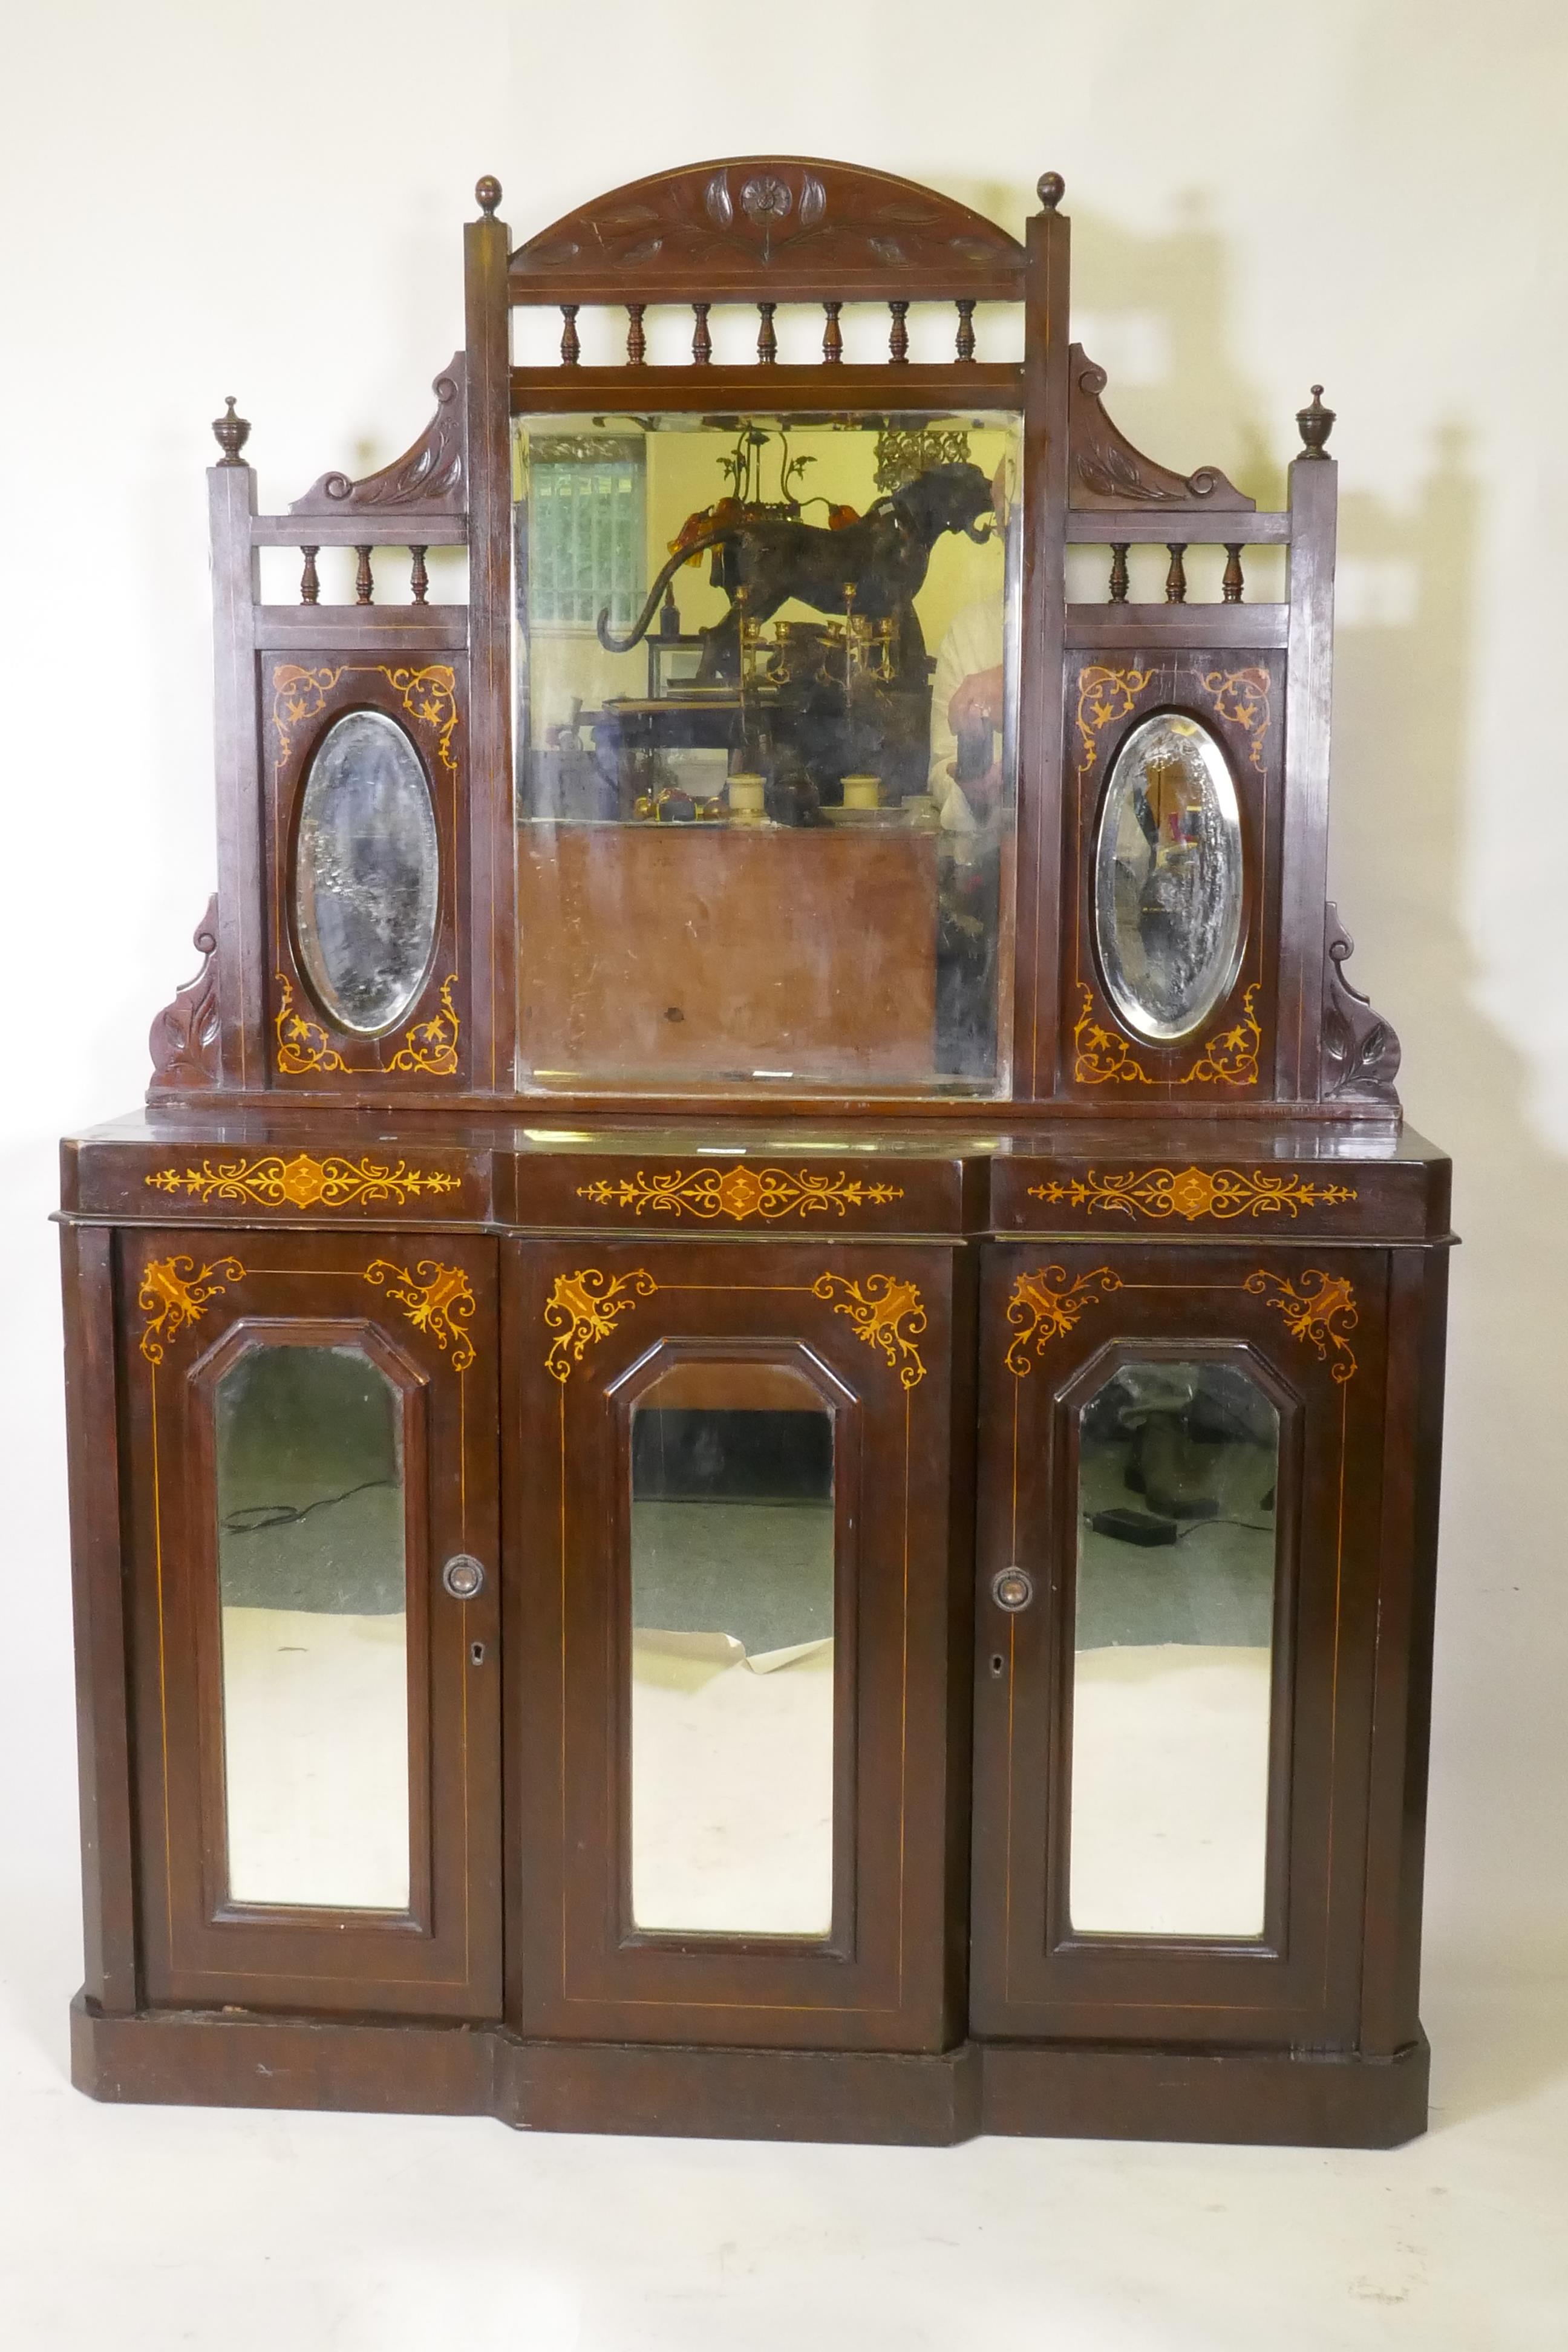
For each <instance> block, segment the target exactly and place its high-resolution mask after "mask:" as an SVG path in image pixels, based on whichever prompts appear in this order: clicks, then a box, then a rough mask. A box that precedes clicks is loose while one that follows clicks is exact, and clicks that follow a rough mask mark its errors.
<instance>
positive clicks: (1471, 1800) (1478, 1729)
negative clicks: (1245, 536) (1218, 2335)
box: [966, 188, 1568, 2115]
mask: <svg viewBox="0 0 1568 2352" xmlns="http://www.w3.org/2000/svg"><path fill="white" fill-rule="evenodd" d="M966 201H969V202H972V203H973V204H975V205H976V206H977V207H978V208H979V209H981V210H984V211H988V212H991V213H993V214H994V215H999V216H1001V217H1003V218H1011V219H1015V220H1016V218H1018V216H1019V215H1020V212H1026V211H1032V210H1033V209H1034V206H1033V203H1032V201H1030V202H1028V203H1027V204H1025V205H1020V203H1019V200H1018V194H1017V192H1016V190H1011V189H1009V190H1007V191H1005V192H1004V191H1001V190H999V189H996V188H984V189H976V190H975V191H974V192H973V194H966ZM1232 281H1233V270H1232V265H1231V261H1230V257H1229V255H1228V253H1227V249H1226V243H1225V240H1224V238H1223V237H1222V236H1220V235H1219V233H1218V232H1217V231H1216V230H1215V228H1214V227H1213V226H1210V225H1209V224H1208V223H1207V222H1206V220H1205V218H1204V217H1203V215H1202V214H1201V212H1200V211H1197V210H1196V209H1193V210H1191V211H1189V212H1188V213H1187V214H1185V215H1184V216H1182V217H1179V218H1178V219H1177V220H1176V222H1175V224H1174V225H1173V226H1172V227H1171V228H1170V229H1169V230H1168V231H1167V232H1165V233H1164V234H1163V235H1159V236H1141V235H1138V234H1135V233H1133V232H1131V231H1130V230H1128V229H1126V228H1124V227H1122V226H1119V225H1117V224H1116V223H1114V222H1111V221H1109V220H1107V219H1105V218H1104V217H1102V216H1100V215H1095V214H1092V213H1086V212H1084V211H1082V210H1078V211H1075V212H1074V213H1073V286H1074V295H1075V300H1074V309H1073V332H1074V335H1075V337H1076V339H1077V340H1079V341H1081V342H1082V343H1083V344H1084V345H1085V347H1086V349H1087V350H1088V351H1089V353H1090V354H1091V356H1092V357H1093V358H1094V359H1095V360H1096V362H1098V363H1099V364H1100V366H1102V367H1103V368H1104V369H1105V370H1106V372H1107V374H1108V377H1109V379H1110V381H1109V383H1108V386H1107V390H1106V394H1105V399H1106V405H1107V408H1108V409H1109V411H1110V415H1112V416H1113V417H1114V418H1115V420H1116V422H1117V424H1118V425H1120V426H1121V428H1122V430H1123V431H1124V432H1126V433H1127V434H1128V435H1129V436H1130V437H1131V439H1132V441H1133V442H1134V443H1136V444H1137V445H1138V446H1140V447H1141V448H1143V449H1145V450H1146V451H1147V452H1148V453H1149V454H1150V455H1151V456H1152V457H1155V458H1158V459H1159V460H1161V461H1162V462H1163V463H1164V464H1167V465H1172V466H1176V467H1180V468H1181V469H1182V470H1183V471H1190V470H1191V469H1192V468H1193V467H1196V466H1198V465H1201V464H1215V465H1218V466H1221V467H1224V468H1225V470H1226V472H1227V473H1228V474H1229V475H1230V476H1231V478H1232V479H1233V480H1235V481H1236V482H1237V484H1238V485H1239V486H1240V487H1241V488H1244V489H1245V490H1247V492H1248V493H1249V494H1250V495H1251V496H1252V497H1254V498H1256V499H1258V504H1259V505H1260V506H1268V507H1272V506H1275V505H1277V504H1282V503H1283V500H1284V496H1285V471H1284V467H1285V463H1286V461H1287V460H1288V459H1289V457H1290V456H1291V455H1292V454H1293V453H1294V449H1295V446H1296V436H1295V426H1294V418H1293V416H1291V415H1275V414H1273V412H1272V410H1271V409H1266V408H1265V407H1264V405H1263V402H1262V398H1261V395H1260V394H1259V392H1258V388H1257V386H1256V385H1255V384H1254V383H1252V382H1251V380H1250V379H1249V377H1248V375H1247V371H1246V368H1245V365H1244V364H1243V363H1242V362H1239V361H1238V360H1237V357H1236V354H1235V351H1234V348H1233V337H1232V319H1231V287H1232ZM1310 367H1311V359H1310V353H1308V354H1305V355H1304V358H1303V366H1302V386H1301V395H1302V398H1303V399H1305V397H1306V395H1307V379H1308V376H1309V374H1310ZM1326 396H1327V398H1328V399H1329V401H1330V402H1331V404H1336V405H1338V407H1339V409H1340V421H1339V425H1338V426H1337V429H1336V434H1335V445H1336V447H1337V449H1338V452H1339V454H1340V455H1341V456H1342V457H1343V456H1344V455H1345V454H1346V453H1347V450H1353V446H1354V437H1355V425H1356V419H1355V414H1354V409H1353V406H1352V404H1351V403H1350V402H1349V401H1347V400H1345V399H1344V398H1341V399H1340V400H1339V401H1338V402H1337V403H1335V400H1334V387H1333V386H1332V385H1331V386H1330V387H1329V389H1328V393H1327V395H1326ZM1379 396H1380V397H1390V398H1392V397H1396V396H1397V387H1395V386H1390V387H1387V389H1386V391H1385V390H1384V387H1382V386H1380V387H1379ZM1363 397H1364V394H1363ZM1480 520H1481V517H1480V504H1479V486H1478V483H1477V481H1476V478H1475V477H1474V475H1473V473H1472V471H1471V469H1470V465H1469V460H1468V449H1467V446H1466V439H1465V436H1464V435H1463V434H1462V433H1461V432H1460V431H1459V430H1458V429H1457V428H1450V429H1447V430H1445V431H1443V432H1440V433H1439V434H1438V435H1437V436H1436V442H1435V446H1434V447H1433V449H1432V452H1431V459H1430V465H1429V467H1428V470H1427V472H1426V478H1425V480H1424V481H1423V482H1422V483H1421V485H1420V488H1419V489H1418V491H1417V493H1416V495H1415V498H1414V499H1413V500H1412V501H1410V502H1409V503H1408V504H1405V505H1402V506H1394V505H1392V504H1390V503H1388V502H1386V501H1384V500H1382V499H1378V498H1377V497H1376V496H1374V495H1373V494H1370V493H1368V492H1365V491H1362V490H1350V491H1345V490H1343V489H1342V499H1341V509H1340V551H1339V565H1338V583H1337V616H1336V639H1335V647H1336V666H1335V707H1334V761H1333V793H1334V799H1333V829H1332V839H1331V858H1330V874H1331V882H1330V887H1331V891H1332V892H1333V895H1334V896H1335V897H1336V898H1337V899H1338V901H1339V904H1340V907H1341V909H1342V913H1343V915H1344V918H1345V919H1346V921H1347V923H1348V924H1349V926H1350V929H1351V930H1352V933H1353V934H1354V935H1355V936H1356V937H1357V939H1358V940H1361V941H1363V946H1362V947H1361V949H1360V951H1359V952H1358V953H1357V955H1356V957H1355V959H1354V961H1352V965H1351V968H1350V976H1351V978H1352V980H1353V981H1354V982H1355V984H1356V985H1357V986H1358V987H1360V988H1362V989H1363V990H1364V991H1365V992H1367V993H1368V994H1369V995H1370V996H1371V997H1372V999H1373V1003H1375V1004H1376V1005H1377V1007H1378V1008H1379V1010H1380V1011H1381V1012H1383V1013H1386V1014H1387V1016H1388V1017H1389V1019H1390V1020H1391V1021H1392V1022H1393V1023H1394V1027H1395V1028H1396V1029H1397V1030H1398V1032H1399V1034H1400V1036H1401V1038H1402V1040H1403V1042H1404V1048H1405V1063H1404V1070H1403V1074H1402V1078H1401V1090H1402V1093H1403V1095H1404V1098H1405V1108H1406V1111H1407V1113H1408V1115H1409V1117H1410V1119H1411V1123H1412V1124H1413V1125H1414V1126H1415V1127H1417V1128H1419V1129H1421V1130H1422V1131H1423V1132H1426V1133H1430V1134H1431V1135H1432V1136H1433V1137H1434V1138H1435V1139H1436V1140H1437V1141H1438V1142H1440V1143H1441V1144H1442V1145H1443V1146H1444V1147H1445V1148H1446V1149H1447V1150H1450V1151H1451V1152H1452V1153H1453V1154H1454V1158H1455V1161H1456V1169H1455V1196H1454V1199H1455V1206H1454V1215H1455V1224H1456V1227H1457V1228H1458V1231H1459V1232H1460V1233H1461V1234H1463V1235H1464V1239H1465V1247H1464V1248H1463V1250H1462V1251H1461V1252H1460V1253H1459V1254H1458V1257H1457V1259H1456V1261H1455V1265H1454V1284H1453V1308H1452V1321H1451V1327H1450V1349H1449V1378H1448V1406H1447V1441H1446V1447H1445V1500H1444V1511H1443V1530H1442V1572H1441V1579H1440V1583H1439V1603H1438V1623H1437V1636H1438V1645H1437V1662H1436V1696H1435V1725H1434V1768H1433V1788H1432V1803H1431V1836H1430V1842H1429V1860H1428V1870H1427V1888H1428V1897H1427V1949H1428V1954H1429V1956H1430V1958H1431V1961H1432V1964H1433V1969H1434V1971H1435V1972H1436V1970H1437V1969H1441V1972H1442V1975H1443V1977H1444V1979H1445V1989H1446V1991H1447V1990H1452V1991H1457V1990H1458V1989H1459V1988H1461V1987H1465V1986H1468V1985H1473V1984H1475V1983H1477V1982H1479V1980H1482V1979H1490V1980H1492V1983H1493V1986H1494V1991H1495V1987H1496V1981H1497V1979H1508V1978H1509V1977H1512V1978H1514V1979H1518V1980H1521V1983H1522V1982H1523V1981H1525V1980H1540V1979H1546V1978H1548V1977H1550V1976H1551V1975H1552V1972H1553V1971H1554V1970H1555V1971H1556V1972H1557V1973H1558V1974H1561V1971H1562V1969H1563V1958H1564V1955H1565V1952H1568V1916H1565V1909H1564V1889H1565V1888H1568V1811H1564V1809H1563V1807H1561V1806H1559V1805H1556V1804H1554V1803H1552V1802H1550V1801H1547V1799H1546V1797H1545V1791H1546V1790H1549V1789H1552V1788H1554V1787H1556V1786H1558V1785H1560V1784H1561V1778H1562V1774H1563V1765H1564V1761H1565V1760H1568V1759H1565V1754H1564V1749H1565V1745H1568V1743H1565V1740H1564V1735H1563V1707H1562V1699H1561V1694H1562V1691H1563V1687H1564V1685H1568V1611H1565V1610H1564V1608H1563V1600H1562V1594H1561V1577H1560V1569H1559V1563H1560V1559H1561V1554H1562V1549H1563V1523H1564V1520H1565V1518H1568V1507H1565V1506H1564V1503H1563V1500H1562V1499H1560V1496H1559V1493H1558V1489H1557V1486H1556V1470H1557V1465H1558V1464H1559V1463H1561V1462H1562V1461H1563V1459H1564V1456H1565V1451H1568V1449H1565V1447H1564V1444H1563V1417H1564V1405H1565V1402H1568V1336H1565V1335H1568V1167H1565V1165H1564V1163H1563V1160H1561V1159H1559V1158H1557V1157H1555V1156H1554V1155H1553V1154H1552V1151H1551V1150H1549V1149H1548V1148H1547V1147H1546V1146H1545V1145H1544V1144H1543V1142H1542V1139H1541V1138H1540V1136H1539V1135H1538V1134H1537V1133H1536V1131H1535V1130H1534V1129H1532V1127H1531V1124H1530V1121H1529V1118H1528V1112H1527V1100H1528V1090H1529V1086H1530V1082H1531V1072H1530V1067H1529V1061H1528V1055H1527V1050H1526V1049H1527V1042H1528V1034H1529V1031H1528V1021H1529V1011H1528V1008H1527V1007H1521V1013H1520V1022H1519V1026H1518V1028H1517V1029H1515V1030H1512V1031H1507V1030H1504V1031H1500V1029H1499V1028H1498V1026H1497V1025H1496V1024H1494V1023H1493V1022H1492V1021H1491V1020H1490V1019H1489V1018H1488V1017H1487V1016H1486V1015H1485V1014H1483V1013H1481V1012H1480V1011H1479V1009H1478V1007H1477V1003H1476V1001H1475V994H1476V992H1475V967H1474V961H1473V957H1472V953H1471V949H1470V943H1469V939H1468V934H1467V931H1466V929H1465V928H1464V911H1465V908H1466V905H1467V903H1468V891H1467V889H1466V877H1465V858H1466V855H1467V843H1468V839H1469V837H1470V835H1471V832H1472V830H1473V824H1472V820H1471V817H1470V814H1469V805H1470V803H1471V800H1472V796H1473V795H1475V794H1476V793H1479V792H1481V791H1489V790H1495V789H1497V785H1496V783H1495V782H1494V781H1493V779H1494V778H1495V777H1496V775H1497V773H1498V763H1497V761H1496V758H1495V755H1494V753H1493V750H1492V747H1490V746H1489V745H1486V744H1483V743H1480V742H1479V741H1478V740H1476V725H1475V720H1474V718H1473V715H1472V714H1473V710H1474V707H1475V685H1476V678H1475V661H1476V646H1477V645H1478V643H1479V642H1480V641H1481V640H1482V633H1481V632H1480V631H1479V627H1478V621H1479V616H1480V614H1482V612H1483V610H1484V601H1485V597H1486V593H1487V583H1486V580H1485V579H1484V578H1483V577H1482V576H1481V573H1480V572H1479V550H1480V543H1481V540H1480ZM1249 571H1250V567H1249ZM1257 593H1259V594H1260V595H1261V594H1268V593H1274V592H1273V591H1271V590H1269V589H1268V588H1266V587H1264V586H1263V585H1262V584H1261V581H1260V583H1259V585H1258V591H1257ZM1521 740H1522V730H1521ZM1556 854H1557V845H1556V844H1555V843H1554V842H1552V843H1549V842H1543V841H1541V840H1538V839H1530V838H1527V837H1521V839H1520V841H1519V843H1518V849H1517V856H1518V858H1519V861H1520V865H1521V869H1522V868H1523V866H1524V865H1525V863H1526V861H1534V860H1537V859H1539V858H1541V857H1542V856H1555V855H1556ZM1537 1790H1538V1791H1541V1792H1542V1793H1541V1795H1540V1796H1539V1797H1538V1798H1537V1799H1536V1800H1535V1801H1533V1802H1532V1801H1531V1792H1532V1791H1537ZM1497 2006H1498V2003H1497V2001H1496V2000H1495V1998H1494V2000H1493V2001H1492V2004H1491V2007H1490V2009H1489V2004H1488V2002H1486V2001H1482V2000H1474V2001H1469V2000H1467V2001H1462V2002H1460V2003H1459V2004H1458V2007H1457V2009H1456V2010H1455V2011H1454V2022H1453V2023H1451V2024H1450V2027H1449V2031H1450V2032H1454V2031H1455V2026H1456V2025H1457V2026H1458V2036H1457V2038H1456V2042H1455V2044H1454V2046H1452V2047H1451V2048H1450V2049H1449V2050H1448V2052H1447V2053H1444V2052H1442V2051H1440V2052H1439V2053H1438V2068H1437V2084H1436V2096H1437V2101H1438V2108H1439V2112H1442V2111H1444V2110H1445V2109H1446V2111H1447V2113H1448V2114H1450V2115H1453V2114H1456V2113H1462V2112H1466V2111H1468V2110H1471V2109H1475V2108H1478V2107H1484V2106H1487V2105H1492V2104H1495V2103H1496V2102H1497V2101H1499V2100H1500V2099H1502V2098H1506V2097H1510V2096H1512V2095H1516V2094H1517V2093H1518V2092H1519V2091H1520V2090H1521V2088H1522V2087H1524V2085H1525V2083H1526V2081H1527V2079H1529V2074H1528V2071H1521V2070H1525V2069H1526V2061H1525V2059H1524V2057H1523V2055H1522V2054H1521V2053H1524V2052H1525V2051H1526V2050H1527V2049H1528V2050H1529V2051H1530V2052H1531V2059H1530V2061H1529V2066H1530V2068H1532V2070H1533V2078H1534V2079H1536V2080H1539V2079H1541V2078H1542V2076H1545V2075H1550V2074H1556V2073H1557V2072H1559V2071H1561V2069H1562V2068H1563V2066H1564V2065H1568V2014H1564V2012H1563V2009H1562V2005H1561V2004H1558V2006H1557V2009H1556V2011H1554V2012H1553V2013H1554V2015H1555V2016H1556V2017H1557V2020H1558V2022H1557V2027H1556V2039H1555V2040H1554V2039H1553V2037H1552V2034H1549V2033H1543V2032H1542V2030H1541V2024H1540V2021H1539V2019H1538V2020H1537V2022H1536V2024H1535V2025H1534V2026H1533V2027H1532V2029H1531V2033H1530V2034H1528V2035H1524V2034H1518V2035H1511V2036H1510V2033H1509V2032H1507V2031H1506V2030H1495V2031H1494V2030H1493V2028H1492V2026H1489V2027H1487V2028H1483V2027H1482V2024H1481V2020H1482V2018H1483V2017H1488V2016H1490V2017H1491V2018H1492V2020H1493V2023H1494V2025H1495V2023H1496V2008H1497ZM1471 2021H1474V2032H1473V2035H1472V2034H1471V2032H1470V2028H1471ZM1466 2037H1469V2038H1466Z"/></svg>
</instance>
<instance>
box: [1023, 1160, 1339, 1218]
mask: <svg viewBox="0 0 1568 2352" xmlns="http://www.w3.org/2000/svg"><path fill="white" fill-rule="evenodd" d="M1029 1198H1030V1200H1031V1201H1044V1202H1047V1205H1049V1206H1051V1207H1058V1206H1061V1207H1067V1208H1071V1209H1087V1210H1089V1212H1090V1213H1092V1212H1093V1211H1095V1210H1096V1209H1103V1210H1105V1211H1107V1212H1109V1213H1110V1214H1112V1215H1120V1216H1124V1217H1137V1216H1139V1215H1142V1216H1145V1217H1184V1218H1185V1219H1186V1220H1187V1223H1189V1224H1191V1223H1193V1222H1194V1219H1195V1218H1198V1217H1214V1218H1216V1219H1218V1220H1220V1221H1222V1222H1223V1221H1224V1220H1226V1219H1228V1218H1231V1217H1247V1216H1252V1217H1258V1216H1279V1215H1280V1214H1282V1213H1285V1212H1287V1211H1288V1212H1289V1214H1290V1215H1291V1216H1292V1217H1294V1216H1296V1215H1297V1214H1298V1213H1299V1212H1300V1210H1302V1209H1315V1208H1328V1209H1337V1208H1340V1207H1342V1205H1343V1204H1344V1203H1345V1202H1348V1201H1353V1200H1354V1199H1355V1198H1356V1190H1355V1187H1354V1185H1353V1184H1314V1183H1311V1182H1310V1181H1308V1180H1306V1179H1304V1178H1303V1177H1301V1176H1300V1175H1298V1174H1297V1173H1296V1172H1295V1171H1293V1170H1292V1171H1289V1172H1288V1173H1283V1174H1278V1175H1277V1174H1275V1173H1274V1172H1273V1171H1270V1170H1268V1169H1265V1168H1255V1169H1253V1171H1251V1173H1250V1174H1247V1173H1245V1172H1244V1171H1242V1170H1241V1169H1239V1168H1183V1169H1180V1170H1177V1169H1171V1168H1142V1169H1136V1168H1129V1169H1128V1170H1126V1171H1125V1172H1124V1173H1123V1174H1121V1175H1111V1176H1100V1175H1098V1174H1097V1173H1096V1172H1095V1171H1094V1170H1093V1169H1092V1168H1091V1169H1090V1170H1089V1172H1088V1174H1087V1175H1084V1176H1072V1177H1068V1178H1067V1179H1066V1180H1065V1181H1061V1180H1053V1181H1051V1182H1050V1183H1047V1184H1031V1185H1030V1187H1029Z"/></svg>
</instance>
